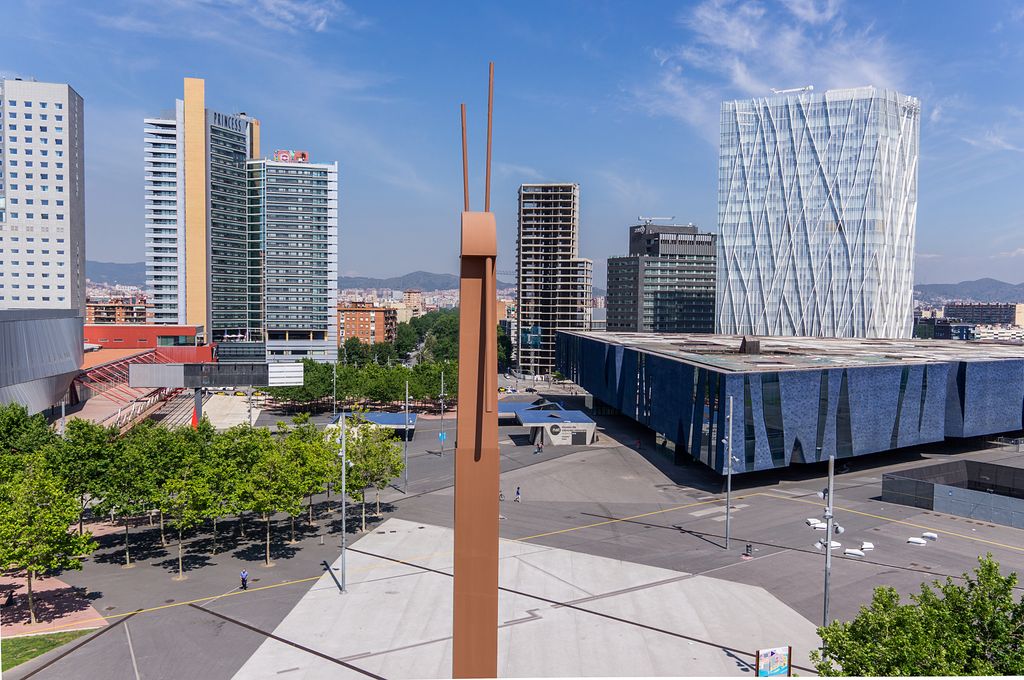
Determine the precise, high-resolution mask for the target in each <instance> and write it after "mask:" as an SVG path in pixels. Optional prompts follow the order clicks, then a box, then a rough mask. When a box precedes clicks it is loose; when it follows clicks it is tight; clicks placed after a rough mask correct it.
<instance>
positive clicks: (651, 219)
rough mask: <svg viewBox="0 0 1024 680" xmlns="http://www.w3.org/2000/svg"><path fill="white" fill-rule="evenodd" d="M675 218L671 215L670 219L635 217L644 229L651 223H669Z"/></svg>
mask: <svg viewBox="0 0 1024 680" xmlns="http://www.w3.org/2000/svg"><path fill="white" fill-rule="evenodd" d="M675 218H676V216H675V215H673V216H672V217H644V216H643V215H638V216H637V219H638V220H640V221H641V222H642V223H643V224H644V226H645V227H649V226H651V223H652V222H671V221H672V220H674V219H675Z"/></svg>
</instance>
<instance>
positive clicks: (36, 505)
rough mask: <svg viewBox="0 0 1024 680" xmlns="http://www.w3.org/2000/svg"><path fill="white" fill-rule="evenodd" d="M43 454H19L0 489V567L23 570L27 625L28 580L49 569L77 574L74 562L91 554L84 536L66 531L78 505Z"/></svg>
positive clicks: (31, 614)
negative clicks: (17, 463)
mask: <svg viewBox="0 0 1024 680" xmlns="http://www.w3.org/2000/svg"><path fill="white" fill-rule="evenodd" d="M47 453H48V452H47V451H45V450H39V451H35V452H30V453H24V454H23V455H22V456H21V459H20V460H21V462H22V467H21V468H20V469H19V470H18V471H17V472H16V473H15V474H14V475H13V477H11V478H8V479H6V480H4V483H3V485H2V486H0V566H2V568H4V569H10V568H14V569H24V570H25V572H26V578H27V583H28V609H29V620H30V622H31V623H35V622H36V613H35V603H34V602H33V594H32V579H33V578H35V577H36V576H39V575H41V574H45V573H46V572H48V571H52V570H54V569H81V568H82V565H81V563H80V562H79V561H78V559H76V557H77V556H78V555H84V554H88V553H90V552H92V551H93V550H95V549H96V543H95V542H94V541H93V540H92V536H90V535H89V534H75V533H71V532H69V531H68V527H69V526H70V525H71V524H73V523H74V522H75V521H76V520H77V519H78V510H79V505H78V500H77V499H76V498H75V497H74V496H72V495H71V494H70V493H68V491H67V489H66V484H65V482H64V480H63V479H61V478H60V476H59V475H58V474H57V472H56V471H55V470H54V469H53V468H52V466H51V464H50V463H49V462H48V460H47V455H46V454H47Z"/></svg>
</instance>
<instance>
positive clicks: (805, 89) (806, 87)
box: [772, 85, 814, 94]
mask: <svg viewBox="0 0 1024 680" xmlns="http://www.w3.org/2000/svg"><path fill="white" fill-rule="evenodd" d="M813 91H814V85H804V86H803V87H791V88H789V89H788V90H776V89H775V88H774V87H773V88H772V94H794V93H796V92H813Z"/></svg>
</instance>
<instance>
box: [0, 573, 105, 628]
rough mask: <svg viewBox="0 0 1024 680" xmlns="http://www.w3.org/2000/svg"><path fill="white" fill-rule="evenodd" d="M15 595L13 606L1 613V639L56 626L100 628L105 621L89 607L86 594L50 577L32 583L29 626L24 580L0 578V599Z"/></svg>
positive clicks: (89, 603)
mask: <svg viewBox="0 0 1024 680" xmlns="http://www.w3.org/2000/svg"><path fill="white" fill-rule="evenodd" d="M11 592H13V593H14V605H13V606H11V607H4V608H3V609H2V610H0V611H2V612H3V613H2V614H0V637H5V638H9V637H15V636H18V635H28V634H31V633H39V632H42V631H49V630H50V629H52V628H53V626H54V624H55V623H59V624H60V626H61V630H76V629H80V628H99V627H101V626H105V625H106V622H105V621H103V620H102V619H101V618H100V613H99V612H98V611H96V609H95V608H94V607H93V606H92V604H91V600H90V598H89V593H87V592H86V591H85V590H84V589H80V588H74V587H72V586H70V585H68V584H67V583H65V582H64V581H61V580H60V579H57V578H54V577H52V576H50V577H47V578H42V579H38V578H37V579H33V580H32V599H33V601H34V603H35V610H36V623H34V624H32V623H29V615H28V589H27V588H26V583H25V579H24V578H11V577H10V576H0V596H2V598H3V599H6V598H7V594H8V593H11Z"/></svg>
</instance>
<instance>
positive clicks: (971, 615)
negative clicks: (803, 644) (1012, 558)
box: [811, 555, 1024, 676]
mask: <svg viewBox="0 0 1024 680" xmlns="http://www.w3.org/2000/svg"><path fill="white" fill-rule="evenodd" d="M978 562H979V566H978V568H976V569H975V570H974V573H973V574H967V573H965V574H964V575H963V583H958V582H956V581H954V580H953V579H952V578H947V579H946V581H945V583H942V582H940V581H934V582H933V583H932V584H931V585H929V584H922V585H921V591H920V592H919V593H917V594H914V595H911V596H910V602H908V603H901V602H900V596H899V593H897V592H896V590H895V589H894V588H890V587H879V588H876V589H875V593H874V597H873V598H872V600H871V604H870V606H866V607H861V610H860V613H859V614H858V615H857V617H856V618H855V619H853V620H852V621H849V622H845V623H843V622H839V621H835V622H833V623H831V624H829V625H828V626H826V627H824V628H819V629H818V633H819V635H821V638H822V642H823V646H824V650H825V651H824V654H823V655H822V653H821V652H812V654H811V658H812V660H813V661H814V662H815V667H816V668H817V670H818V673H819V674H821V675H827V676H840V675H842V676H894V675H1018V676H1019V675H1024V600H1021V599H1020V598H1019V597H1018V598H1017V599H1015V593H1014V586H1016V584H1017V575H1016V574H1015V573H1011V574H1009V575H1008V576H1003V575H1002V574H1001V573H1000V569H999V564H998V563H997V562H996V561H995V560H993V559H992V556H991V555H987V556H985V557H979V558H978Z"/></svg>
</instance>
